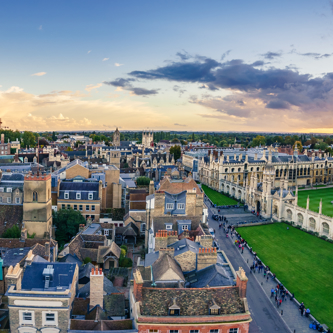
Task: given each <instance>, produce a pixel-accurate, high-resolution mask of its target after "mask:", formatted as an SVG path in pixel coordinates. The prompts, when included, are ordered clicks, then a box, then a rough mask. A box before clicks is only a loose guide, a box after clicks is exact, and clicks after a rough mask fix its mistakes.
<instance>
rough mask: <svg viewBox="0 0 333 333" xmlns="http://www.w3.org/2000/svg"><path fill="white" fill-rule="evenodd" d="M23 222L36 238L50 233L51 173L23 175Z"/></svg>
mask: <svg viewBox="0 0 333 333" xmlns="http://www.w3.org/2000/svg"><path fill="white" fill-rule="evenodd" d="M23 223H24V226H25V228H26V229H27V232H28V233H29V234H30V235H32V234H35V236H36V238H43V237H45V238H49V237H50V235H52V198H51V175H50V174H46V173H39V172H36V173H30V174H27V175H25V177H24V202H23Z"/></svg>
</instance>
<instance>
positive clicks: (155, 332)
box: [148, 330, 158, 333]
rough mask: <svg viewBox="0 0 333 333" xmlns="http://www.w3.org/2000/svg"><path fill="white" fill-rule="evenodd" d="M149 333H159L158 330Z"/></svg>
mask: <svg viewBox="0 0 333 333" xmlns="http://www.w3.org/2000/svg"><path fill="white" fill-rule="evenodd" d="M148 332H149V333H158V330H148Z"/></svg>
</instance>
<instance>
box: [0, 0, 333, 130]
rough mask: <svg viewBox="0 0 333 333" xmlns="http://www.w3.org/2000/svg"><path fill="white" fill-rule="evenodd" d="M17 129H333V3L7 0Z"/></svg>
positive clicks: (1, 58)
mask: <svg viewBox="0 0 333 333" xmlns="http://www.w3.org/2000/svg"><path fill="white" fill-rule="evenodd" d="M0 27H1V32H2V33H1V39H0V41H1V44H0V117H1V118H2V120H3V123H4V124H5V125H6V126H9V127H10V128H12V129H18V130H40V131H42V130H62V131H64V130H114V129H115V127H116V126H118V127H119V128H120V130H142V129H148V128H149V129H153V130H186V131H200V130H203V131H272V132H326V133H332V132H333V113H332V111H333V2H332V1H326V0H314V1H308V0H303V1H299V0H294V1H290V0H289V1H281V0H280V1H274V2H272V1H237V0H236V1H222V0H217V1H214V0H208V1H202V0H201V1H196V0H188V1H182V0H177V1H171V0H168V1H162V0H161V1H156V0H152V1H147V0H140V1H138V0H135V1H128V0H122V1H113V0H107V1H103V0H98V1H93V0H91V1H84V0H80V1H75V0H70V1H68V0H66V1H61V0H60V1H59V0H57V1H45V0H43V1H35V0H34V1H26V0H17V1H2V2H1V4H0Z"/></svg>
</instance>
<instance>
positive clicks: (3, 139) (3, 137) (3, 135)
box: [1, 134, 5, 143]
mask: <svg viewBox="0 0 333 333" xmlns="http://www.w3.org/2000/svg"><path fill="white" fill-rule="evenodd" d="M1 143H5V134H1Z"/></svg>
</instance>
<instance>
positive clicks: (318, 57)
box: [298, 52, 333, 60]
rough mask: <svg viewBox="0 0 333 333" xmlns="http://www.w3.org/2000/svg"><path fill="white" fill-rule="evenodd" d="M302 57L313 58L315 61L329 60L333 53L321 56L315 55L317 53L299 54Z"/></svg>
mask: <svg viewBox="0 0 333 333" xmlns="http://www.w3.org/2000/svg"><path fill="white" fill-rule="evenodd" d="M298 54H299V55H301V56H304V57H311V58H314V59H317V60H318V59H322V58H329V57H331V56H332V55H333V53H325V54H320V53H315V52H307V53H298Z"/></svg>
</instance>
